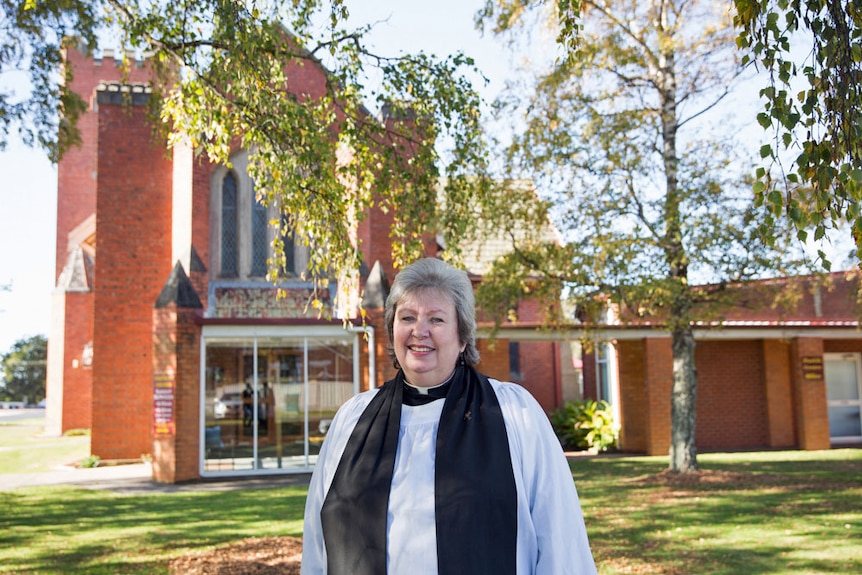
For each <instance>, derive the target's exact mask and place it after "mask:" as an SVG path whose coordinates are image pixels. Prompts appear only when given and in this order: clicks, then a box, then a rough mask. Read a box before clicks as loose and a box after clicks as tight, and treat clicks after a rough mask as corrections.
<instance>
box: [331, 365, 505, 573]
mask: <svg viewBox="0 0 862 575" xmlns="http://www.w3.org/2000/svg"><path fill="white" fill-rule="evenodd" d="M451 385H452V387H451V388H450V390H449V393H448V394H447V395H446V399H445V402H446V403H445V404H444V405H443V413H442V414H441V416H440V427H439V429H438V431H437V455H436V463H435V485H434V499H435V520H436V523H437V566H438V572H439V573H441V574H443V575H461V574H467V573H469V574H471V575H474V574H476V575H481V574H488V575H514V574H515V570H516V558H517V538H518V519H517V498H516V489H515V476H514V472H513V471H512V460H511V455H510V453H509V441H508V437H507V435H506V426H505V423H504V421H503V413H502V411H501V409H500V402H499V401H498V400H497V395H496V394H495V393H494V390H493V388H492V387H491V384H490V382H489V381H488V378H486V377H485V376H484V375H481V374H480V373H478V372H477V371H476V370H475V369H473V368H472V367H458V368H456V370H455V375H454V378H453V379H452V384H451ZM403 387H404V375H403V373H402V372H399V373H398V375H397V376H396V378H395V379H393V380H391V381H388V382H386V384H385V385H384V386H383V387H382V388H380V391H379V392H377V394H376V395H375V396H374V398H373V399H372V400H371V402H370V403H369V404H368V407H366V408H365V411H364V412H362V415H361V416H360V417H359V421H358V422H357V423H356V427H354V429H353V432H352V433H351V435H350V438H349V439H348V441H347V446H346V447H345V449H344V453H343V455H342V456H341V460H340V461H339V463H338V467H337V469H336V471H335V476H334V477H333V479H332V485H331V486H330V488H329V492H328V493H327V495H326V499H325V501H324V503H323V508H322V509H321V511H320V517H321V523H322V525H323V538H324V542H325V545H326V557H327V573H328V575H382V574H384V573H386V515H387V511H388V507H389V488H390V485H391V483H392V472H393V469H394V467H395V452H396V450H397V447H398V431H399V427H400V424H401V402H402V394H403Z"/></svg>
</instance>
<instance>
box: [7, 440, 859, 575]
mask: <svg viewBox="0 0 862 575" xmlns="http://www.w3.org/2000/svg"><path fill="white" fill-rule="evenodd" d="M7 431H8V429H6V428H0V435H5V434H6V432H7ZM66 439H77V438H66ZM35 451H38V452H40V453H44V452H43V451H42V450H41V449H40V450H35ZM5 454H6V453H5V452H2V451H0V458H3V457H5ZM698 460H699V462H700V464H701V467H702V468H703V471H702V472H701V473H699V474H697V475H695V476H686V477H680V476H672V475H669V474H666V473H664V469H665V467H666V465H667V459H666V458H663V457H662V458H653V457H615V456H601V457H593V458H589V457H584V458H576V459H575V460H574V461H573V463H572V468H573V475H574V477H575V479H576V481H577V484H578V490H579V492H580V496H581V503H582V506H583V508H584V515H585V518H586V522H587V530H588V531H589V534H590V539H591V543H592V547H593V553H594V555H595V558H596V562H597V564H598V566H599V573H601V574H603V575H604V574H616V573H650V574H653V573H655V574H674V575H682V574H693V573H709V574H725V575H731V574H734V575H738V574H748V573H758V574H769V575H781V574H794V575H801V574H815V573H862V450H858V449H840V450H831V451H819V452H798V451H784V452H760V453H739V454H707V455H701V456H700V457H699V459H698ZM304 504H305V490H304V488H297V487H294V488H270V489H263V488H259V489H245V490H237V491H227V492H212V491H207V492H194V493H190V492H183V493H174V494H153V495H146V496H141V495H121V494H117V493H113V492H107V491H94V490H87V489H79V488H72V487H32V488H24V489H18V490H15V491H8V492H0V573H81V574H84V573H86V574H109V573H110V574H114V573H136V574H137V573H142V574H150V573H152V574H155V573H161V574H164V573H167V566H168V562H169V560H170V559H171V558H174V557H179V556H182V555H185V554H187V553H189V552H191V551H194V550H203V549H209V548H212V547H215V546H222V545H228V544H230V543H232V542H237V541H239V540H241V539H244V538H248V537H270V536H301V534H302V513H303V507H304Z"/></svg>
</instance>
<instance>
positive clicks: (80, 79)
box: [54, 48, 149, 277]
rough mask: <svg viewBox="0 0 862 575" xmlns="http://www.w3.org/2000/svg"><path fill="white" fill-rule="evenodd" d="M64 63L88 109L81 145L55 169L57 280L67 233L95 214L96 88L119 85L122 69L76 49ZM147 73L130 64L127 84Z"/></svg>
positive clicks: (82, 120) (144, 79)
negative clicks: (70, 69)
mask: <svg viewBox="0 0 862 575" xmlns="http://www.w3.org/2000/svg"><path fill="white" fill-rule="evenodd" d="M64 56H65V60H66V62H67V65H68V66H71V68H72V72H73V74H74V78H73V80H72V82H71V83H70V84H69V87H70V88H71V89H72V90H73V91H75V92H76V93H77V94H78V95H80V96H81V97H82V98H83V99H84V100H85V101H86V102H89V104H90V106H89V108H88V111H87V113H85V114H83V115H82V116H81V118H80V119H79V123H78V128H79V130H80V131H81V145H80V146H75V147H73V148H72V149H70V150H69V151H68V152H67V153H66V155H65V156H64V157H63V160H62V161H61V162H60V163H59V164H58V166H57V238H56V242H57V243H56V255H55V258H56V266H55V268H54V269H55V270H56V274H57V277H59V275H60V272H62V271H63V266H64V264H65V263H66V254H67V253H68V252H67V249H66V243H67V241H68V235H69V232H70V231H72V230H73V229H74V228H75V227H76V226H77V225H78V224H80V223H81V222H83V221H84V220H85V219H87V218H88V217H89V216H90V215H92V214H93V213H94V212H95V211H96V178H97V172H98V149H99V134H98V132H99V127H98V124H99V120H98V114H97V113H96V112H95V111H94V105H95V89H96V86H98V85H99V83H100V82H118V81H120V80H121V79H122V74H123V73H122V70H121V69H120V68H119V67H118V66H117V63H116V62H115V61H114V60H113V58H112V57H111V58H108V59H104V60H98V61H94V60H93V59H92V58H91V57H90V56H87V55H86V54H84V53H82V52H80V51H79V50H77V49H75V48H69V49H68V50H66V52H65V54H64ZM148 79H149V72H148V70H147V69H146V68H144V67H138V66H137V65H133V66H132V68H131V69H130V70H129V75H128V81H129V82H147V81H148Z"/></svg>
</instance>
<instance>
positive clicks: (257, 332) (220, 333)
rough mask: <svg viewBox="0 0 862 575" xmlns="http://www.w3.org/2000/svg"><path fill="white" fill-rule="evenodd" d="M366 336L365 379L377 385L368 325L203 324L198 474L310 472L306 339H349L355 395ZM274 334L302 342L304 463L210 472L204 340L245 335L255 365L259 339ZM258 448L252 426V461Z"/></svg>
mask: <svg viewBox="0 0 862 575" xmlns="http://www.w3.org/2000/svg"><path fill="white" fill-rule="evenodd" d="M363 334H364V335H365V336H366V338H367V341H366V343H367V352H368V381H369V382H370V384H371V385H372V386H375V385H376V367H375V358H374V350H375V345H374V328H373V327H371V326H364V327H363V326H352V325H351V326H347V327H346V328H345V327H344V326H341V325H320V324H311V325H264V326H261V325H204V326H203V328H202V330H201V339H200V379H199V383H198V387H199V394H200V408H199V410H198V411H199V430H198V441H199V449H198V470H199V473H200V476H201V477H207V478H211V477H231V476H233V477H235V476H248V475H288V474H294V473H309V472H311V471H312V470H313V469H314V465H313V464H312V463H311V458H310V454H309V445H308V443H309V442H308V438H309V403H308V401H309V400H308V397H309V394H308V388H309V377H308V361H307V354H308V345H309V340H313V339H315V338H321V337H324V338H326V337H330V338H331V337H336V338H344V339H346V340H351V341H352V344H353V346H352V347H353V393H354V395H355V394H357V393H359V382H360V380H361V373H360V370H361V367H360V353H361V349H360V337H361V336H362V335H363ZM273 337H285V338H291V339H293V340H297V339H301V340H302V341H303V353H304V354H305V355H306V361H304V362H303V365H304V368H303V386H304V388H305V390H306V393H305V394H304V396H305V401H304V403H303V406H302V408H303V419H304V422H303V428H304V435H305V442H304V443H305V445H304V453H305V465H304V466H302V467H298V466H294V467H285V468H277V469H266V468H255V469H241V470H224V471H212V470H206V469H205V463H206V437H205V434H206V416H207V413H206V407H207V403H206V371H207V364H206V362H207V356H206V351H207V341H208V340H210V339H225V338H244V339H248V340H250V342H251V343H252V345H253V358H254V362H255V364H256V363H257V361H258V359H257V354H258V338H273ZM252 373H253V374H254V378H255V383H254V385H253V389H255V390H257V382H256V378H257V365H255V366H254V369H253V371H252ZM253 407H254V409H255V411H256V409H257V401H254V402H253ZM254 418H255V419H254V421H257V419H256V415H254ZM257 449H258V437H257V428H256V426H255V427H254V441H253V452H254V461H257Z"/></svg>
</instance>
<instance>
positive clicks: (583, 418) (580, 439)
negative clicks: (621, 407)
mask: <svg viewBox="0 0 862 575" xmlns="http://www.w3.org/2000/svg"><path fill="white" fill-rule="evenodd" d="M550 419H551V425H553V426H554V432H555V433H556V434H557V437H559V438H560V443H562V445H563V448H564V449H567V450H569V449H589V450H591V451H597V452H602V451H608V450H611V449H615V448H616V447H617V439H618V437H619V425H618V424H616V423H615V422H614V420H613V413H612V412H611V405H610V404H609V403H608V402H607V401H605V400H601V401H596V400H594V399H585V400H581V401H567V402H566V403H565V404H564V405H563V406H562V407H560V408H559V409H556V410H554V411H553V412H552V413H551V414H550Z"/></svg>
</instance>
